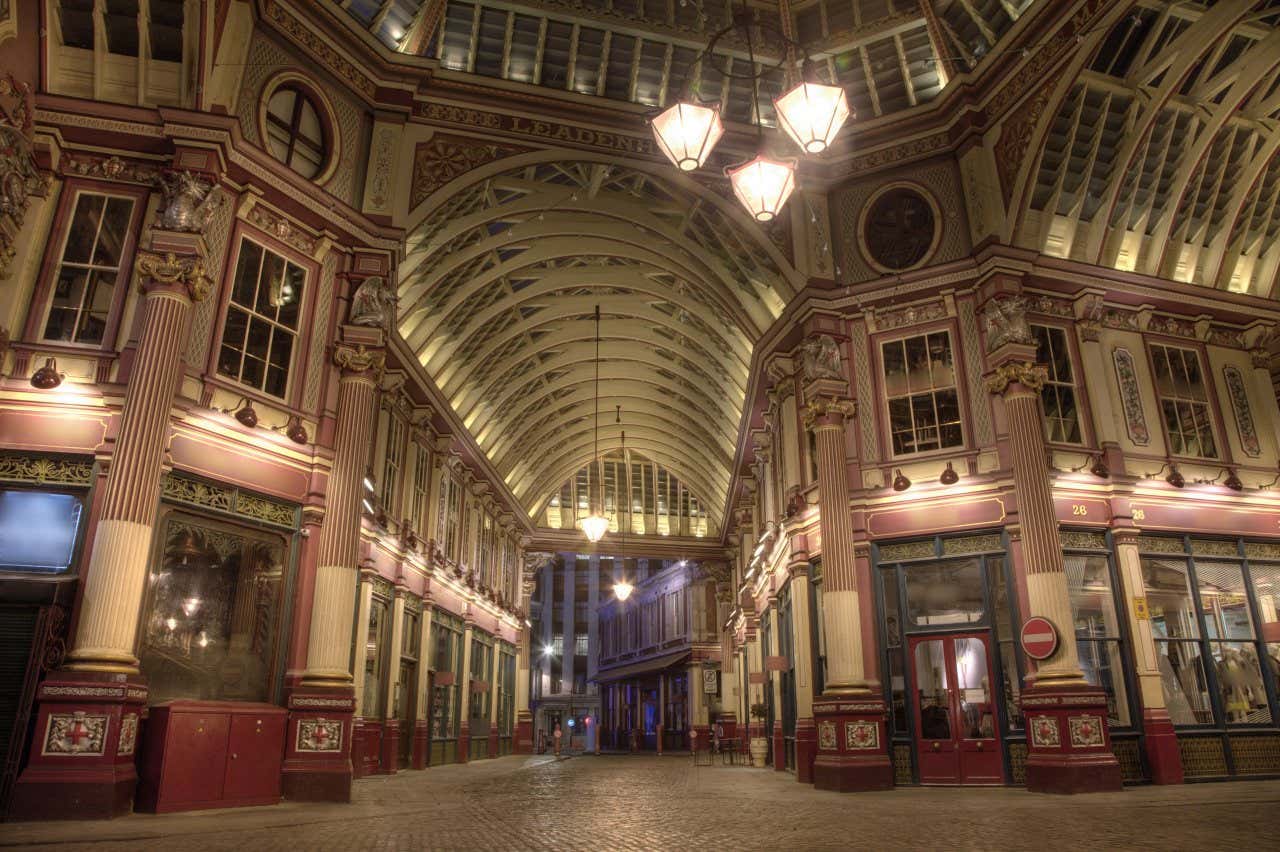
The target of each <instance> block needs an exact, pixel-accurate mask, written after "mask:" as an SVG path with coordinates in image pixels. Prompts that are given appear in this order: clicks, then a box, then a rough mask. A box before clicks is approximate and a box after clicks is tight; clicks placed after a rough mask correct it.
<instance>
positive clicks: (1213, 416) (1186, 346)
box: [1143, 338, 1231, 464]
mask: <svg viewBox="0 0 1280 852" xmlns="http://www.w3.org/2000/svg"><path fill="white" fill-rule="evenodd" d="M1143 342H1144V343H1145V346H1144V347H1143V348H1144V349H1145V350H1146V354H1147V369H1149V370H1150V371H1151V390H1152V392H1153V393H1154V394H1155V399H1156V409H1157V411H1158V415H1159V418H1160V429H1161V432H1162V433H1163V435H1164V440H1165V447H1166V448H1168V451H1169V455H1170V456H1171V457H1174V458H1180V459H1186V460H1188V461H1196V462H1203V461H1206V460H1207V461H1211V462H1219V461H1220V462H1225V463H1228V464H1229V463H1230V462H1231V456H1230V448H1229V446H1228V445H1226V444H1224V443H1223V440H1222V438H1223V436H1224V435H1226V434H1227V432H1226V429H1225V428H1223V424H1222V423H1221V422H1219V419H1218V418H1219V415H1220V413H1221V412H1220V411H1219V409H1218V404H1217V400H1218V391H1217V388H1216V387H1215V386H1214V382H1213V374H1212V372H1211V371H1209V370H1206V369H1205V365H1206V364H1208V363H1209V358H1208V354H1207V353H1206V352H1205V350H1204V348H1203V347H1201V346H1200V345H1199V344H1196V343H1192V342H1189V341H1185V340H1176V339H1170V338H1147V339H1146V340H1144V341H1143ZM1157 348H1160V349H1162V350H1164V351H1165V358H1166V362H1167V361H1168V354H1167V353H1168V352H1169V351H1174V352H1181V353H1184V355H1183V358H1184V363H1185V358H1186V354H1185V353H1189V354H1190V355H1191V356H1193V357H1194V358H1195V365H1196V370H1197V372H1198V373H1199V374H1200V383H1201V385H1202V386H1203V388H1204V399H1203V400H1197V399H1192V398H1190V397H1183V396H1168V397H1166V395H1165V394H1164V393H1163V392H1162V391H1161V390H1160V380H1159V378H1158V376H1157V373H1156V363H1157V362H1156V349H1157ZM1170 369H1172V365H1170ZM1171 379H1172V374H1171ZM1166 401H1168V402H1171V403H1173V404H1174V410H1175V413H1176V412H1177V406H1178V403H1183V404H1186V405H1190V406H1197V405H1199V406H1204V410H1205V424H1206V427H1207V429H1208V431H1209V438H1210V439H1211V440H1212V441H1213V454H1212V455H1206V454H1204V453H1203V452H1201V453H1188V452H1187V451H1186V444H1185V442H1184V441H1182V436H1183V435H1185V431H1184V430H1183V429H1182V428H1181V423H1182V418H1181V415H1180V414H1178V422H1179V429H1178V431H1177V434H1178V436H1179V440H1180V446H1179V447H1178V448H1177V449H1176V450H1175V449H1174V446H1173V435H1174V433H1173V432H1170V431H1169V421H1168V415H1167V413H1166V411H1165V403H1166ZM1196 441H1197V443H1199V444H1201V445H1202V444H1203V439H1202V436H1201V435H1200V434H1199V433H1198V432H1197V435H1196Z"/></svg>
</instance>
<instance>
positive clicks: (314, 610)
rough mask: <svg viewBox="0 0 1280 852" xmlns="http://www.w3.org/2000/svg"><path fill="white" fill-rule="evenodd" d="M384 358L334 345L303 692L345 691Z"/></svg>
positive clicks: (361, 348)
mask: <svg viewBox="0 0 1280 852" xmlns="http://www.w3.org/2000/svg"><path fill="white" fill-rule="evenodd" d="M384 360H385V355H384V354H383V352H382V350H381V349H376V348H367V347H365V346H364V345H356V346H351V345H348V344H345V343H344V344H339V345H338V347H337V349H336V350H335V352H334V362H335V363H336V364H337V365H338V367H339V368H340V369H341V371H342V374H341V378H340V379H339V383H338V422H337V427H336V430H335V439H334V442H335V443H334V453H333V472H332V473H331V474H330V476H329V486H328V492H327V494H326V508H327V511H326V514H325V522H324V525H323V526H322V527H321V528H320V548H319V556H318V558H317V562H318V565H317V568H316V588H315V597H314V599H313V601H312V605H311V632H310V637H309V641H308V643H307V669H306V673H305V674H304V675H303V676H302V683H303V685H306V686H326V685H327V686H350V685H351V682H352V678H351V669H350V660H351V641H352V635H351V634H352V622H351V613H352V612H353V610H354V609H355V595H356V570H357V567H356V563H357V562H358V560H359V553H360V503H361V500H362V498H363V495H362V492H361V489H362V488H363V485H362V484H361V480H362V479H363V478H364V473H365V459H366V458H367V454H368V450H369V443H370V441H371V440H372V438H373V424H374V417H375V415H376V410H375V403H376V399H377V391H378V378H379V376H380V375H381V374H382V368H383V364H384Z"/></svg>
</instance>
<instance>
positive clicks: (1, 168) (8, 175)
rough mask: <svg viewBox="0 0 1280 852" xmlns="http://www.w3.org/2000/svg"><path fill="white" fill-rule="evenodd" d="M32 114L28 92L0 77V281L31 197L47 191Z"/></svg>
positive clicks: (29, 93) (22, 86) (7, 264)
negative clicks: (34, 140) (34, 146)
mask: <svg viewBox="0 0 1280 852" xmlns="http://www.w3.org/2000/svg"><path fill="white" fill-rule="evenodd" d="M32 113H33V107H32V98H31V88H30V87H29V86H27V84H26V83H22V82H19V81H18V80H17V79H15V78H14V77H13V75H12V74H9V75H6V76H4V77H0V278H4V277H7V276H8V274H9V264H10V263H11V262H12V260H13V258H14V255H15V254H16V252H17V249H16V246H15V243H16V242H17V239H18V234H19V232H20V231H21V230H22V220H23V219H24V218H25V217H26V213H27V205H28V203H29V202H30V200H31V197H32V196H33V195H43V194H44V192H45V187H46V183H45V179H44V177H43V176H42V175H41V174H40V171H39V169H38V168H37V167H36V159H35V154H34V152H33V150H32V146H31V140H32V135H33V125H32Z"/></svg>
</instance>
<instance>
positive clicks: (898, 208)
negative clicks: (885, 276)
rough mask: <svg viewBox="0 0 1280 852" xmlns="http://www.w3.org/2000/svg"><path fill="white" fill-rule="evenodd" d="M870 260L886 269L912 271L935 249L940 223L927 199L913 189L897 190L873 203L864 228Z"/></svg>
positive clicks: (883, 195) (881, 196)
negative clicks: (934, 243) (935, 239)
mask: <svg viewBox="0 0 1280 852" xmlns="http://www.w3.org/2000/svg"><path fill="white" fill-rule="evenodd" d="M862 229H863V230H862V237H863V243H864V244H865V245H866V247H867V253H868V254H869V255H871V259H872V260H874V261H875V262H876V263H878V264H880V265H881V266H883V267H884V268H885V269H892V270H902V269H910V268H911V267H912V266H915V265H916V264H917V263H919V262H920V261H922V260H924V257H925V255H926V254H928V253H929V249H930V247H932V246H933V242H934V236H935V231H936V229H937V220H936V218H935V217H934V215H933V207H932V205H930V204H929V202H928V200H927V199H926V198H925V197H924V196H923V195H921V194H920V193H919V192H917V191H916V190H914V189H910V188H908V187H894V188H893V189H890V190H888V191H886V192H883V193H881V194H880V195H879V196H877V198H876V199H875V201H873V202H872V203H871V209H870V210H868V211H867V214H866V218H865V220H864V221H863V226H862Z"/></svg>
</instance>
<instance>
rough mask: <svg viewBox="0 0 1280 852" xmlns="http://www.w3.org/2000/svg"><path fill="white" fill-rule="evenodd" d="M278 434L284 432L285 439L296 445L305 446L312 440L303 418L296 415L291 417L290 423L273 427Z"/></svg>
mask: <svg viewBox="0 0 1280 852" xmlns="http://www.w3.org/2000/svg"><path fill="white" fill-rule="evenodd" d="M271 428H272V429H274V430H275V431H277V432H284V434H285V437H286V438H288V439H289V440H290V441H293V442H294V443H295V444H305V443H307V442H308V441H309V440H311V439H310V437H309V436H308V435H307V427H306V426H304V425H302V418H301V417H299V416H298V415H296V414H293V415H290V417H289V422H288V423H286V424H284V425H283V426H272V427H271Z"/></svg>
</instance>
